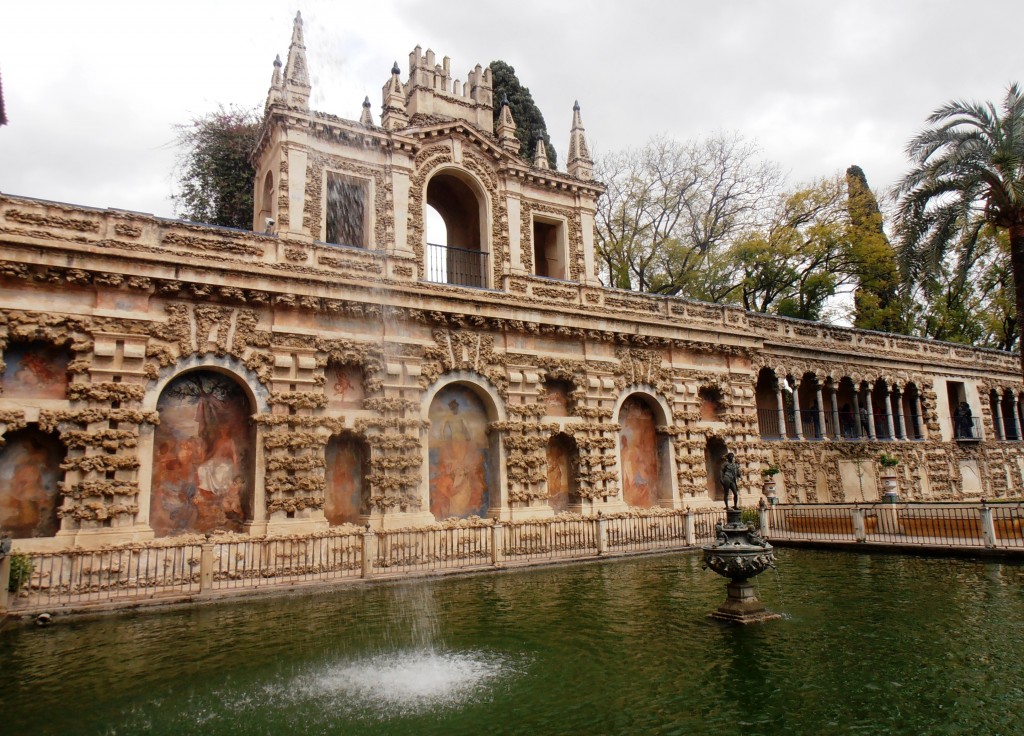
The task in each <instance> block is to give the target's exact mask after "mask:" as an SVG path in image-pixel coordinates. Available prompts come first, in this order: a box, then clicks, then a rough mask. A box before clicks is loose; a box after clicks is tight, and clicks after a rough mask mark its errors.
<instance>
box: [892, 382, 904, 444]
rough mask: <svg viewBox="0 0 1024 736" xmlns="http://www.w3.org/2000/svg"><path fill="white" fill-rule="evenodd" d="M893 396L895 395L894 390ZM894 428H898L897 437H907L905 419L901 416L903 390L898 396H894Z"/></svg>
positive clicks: (902, 438)
mask: <svg viewBox="0 0 1024 736" xmlns="http://www.w3.org/2000/svg"><path fill="white" fill-rule="evenodd" d="M893 396H894V397H895V396H896V391H895V390H894V391H893ZM896 429H898V430H899V439H901V440H905V439H907V421H906V419H904V417H903V391H900V392H899V397H898V398H896Z"/></svg>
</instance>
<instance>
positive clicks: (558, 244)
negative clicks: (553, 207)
mask: <svg viewBox="0 0 1024 736" xmlns="http://www.w3.org/2000/svg"><path fill="white" fill-rule="evenodd" d="M565 250H566V249H565V225H564V223H562V222H559V221H556V220H542V219H534V221H533V263H534V273H536V274H537V275H538V276H544V277H547V278H549V279H565V278H567V276H566V272H567V269H566V260H567V259H566V255H565Z"/></svg>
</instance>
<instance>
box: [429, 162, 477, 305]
mask: <svg viewBox="0 0 1024 736" xmlns="http://www.w3.org/2000/svg"><path fill="white" fill-rule="evenodd" d="M426 203H427V205H428V207H429V208H432V209H433V210H434V211H435V212H436V213H437V216H439V217H440V218H441V220H442V221H443V222H444V231H445V235H446V239H447V242H446V243H434V242H431V241H429V239H428V242H427V267H426V272H427V279H428V280H429V281H434V282H437V283H442V284H458V285H459V286H478V287H486V286H487V285H488V279H487V271H488V263H487V251H488V247H487V230H486V223H487V209H486V207H485V205H484V198H483V195H482V193H481V192H480V191H479V185H477V184H476V182H475V181H474V180H473V179H472V178H471V177H469V176H468V175H465V174H462V173H461V172H458V171H454V170H453V171H444V172H441V173H439V174H436V175H435V176H433V177H432V178H431V179H430V182H429V183H428V184H427V202H426ZM428 214H429V210H428ZM429 224H430V222H429V219H428V225H429ZM433 232H434V229H430V230H428V234H433Z"/></svg>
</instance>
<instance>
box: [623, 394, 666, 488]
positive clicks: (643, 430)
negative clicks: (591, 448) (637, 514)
mask: <svg viewBox="0 0 1024 736" xmlns="http://www.w3.org/2000/svg"><path fill="white" fill-rule="evenodd" d="M667 419H668V417H667V413H666V412H665V409H664V408H663V407H662V406H661V404H660V403H659V402H658V400H657V399H656V398H655V397H654V396H653V395H650V394H647V393H641V392H634V393H631V394H629V395H627V396H626V397H625V398H624V399H623V400H622V402H621V403H620V405H619V410H618V421H619V425H620V427H621V429H620V430H619V469H620V472H621V478H622V500H623V501H624V502H625V503H626V505H628V506H633V507H637V508H652V507H654V506H659V505H661V504H662V503H663V502H666V501H667V502H671V499H672V479H671V461H670V450H669V439H668V437H667V436H666V435H664V434H659V433H658V430H657V428H658V427H659V426H664V425H665V424H667V423H668V422H667Z"/></svg>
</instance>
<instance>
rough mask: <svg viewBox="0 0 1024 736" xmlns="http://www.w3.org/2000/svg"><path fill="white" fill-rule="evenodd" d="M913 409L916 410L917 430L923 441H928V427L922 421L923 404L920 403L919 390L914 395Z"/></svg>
mask: <svg viewBox="0 0 1024 736" xmlns="http://www.w3.org/2000/svg"><path fill="white" fill-rule="evenodd" d="M914 409H916V410H917V429H918V432H919V433H920V435H921V437H922V438H923V439H928V425H926V424H925V421H924V404H922V403H921V389H918V390H917V393H916V394H914Z"/></svg>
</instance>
